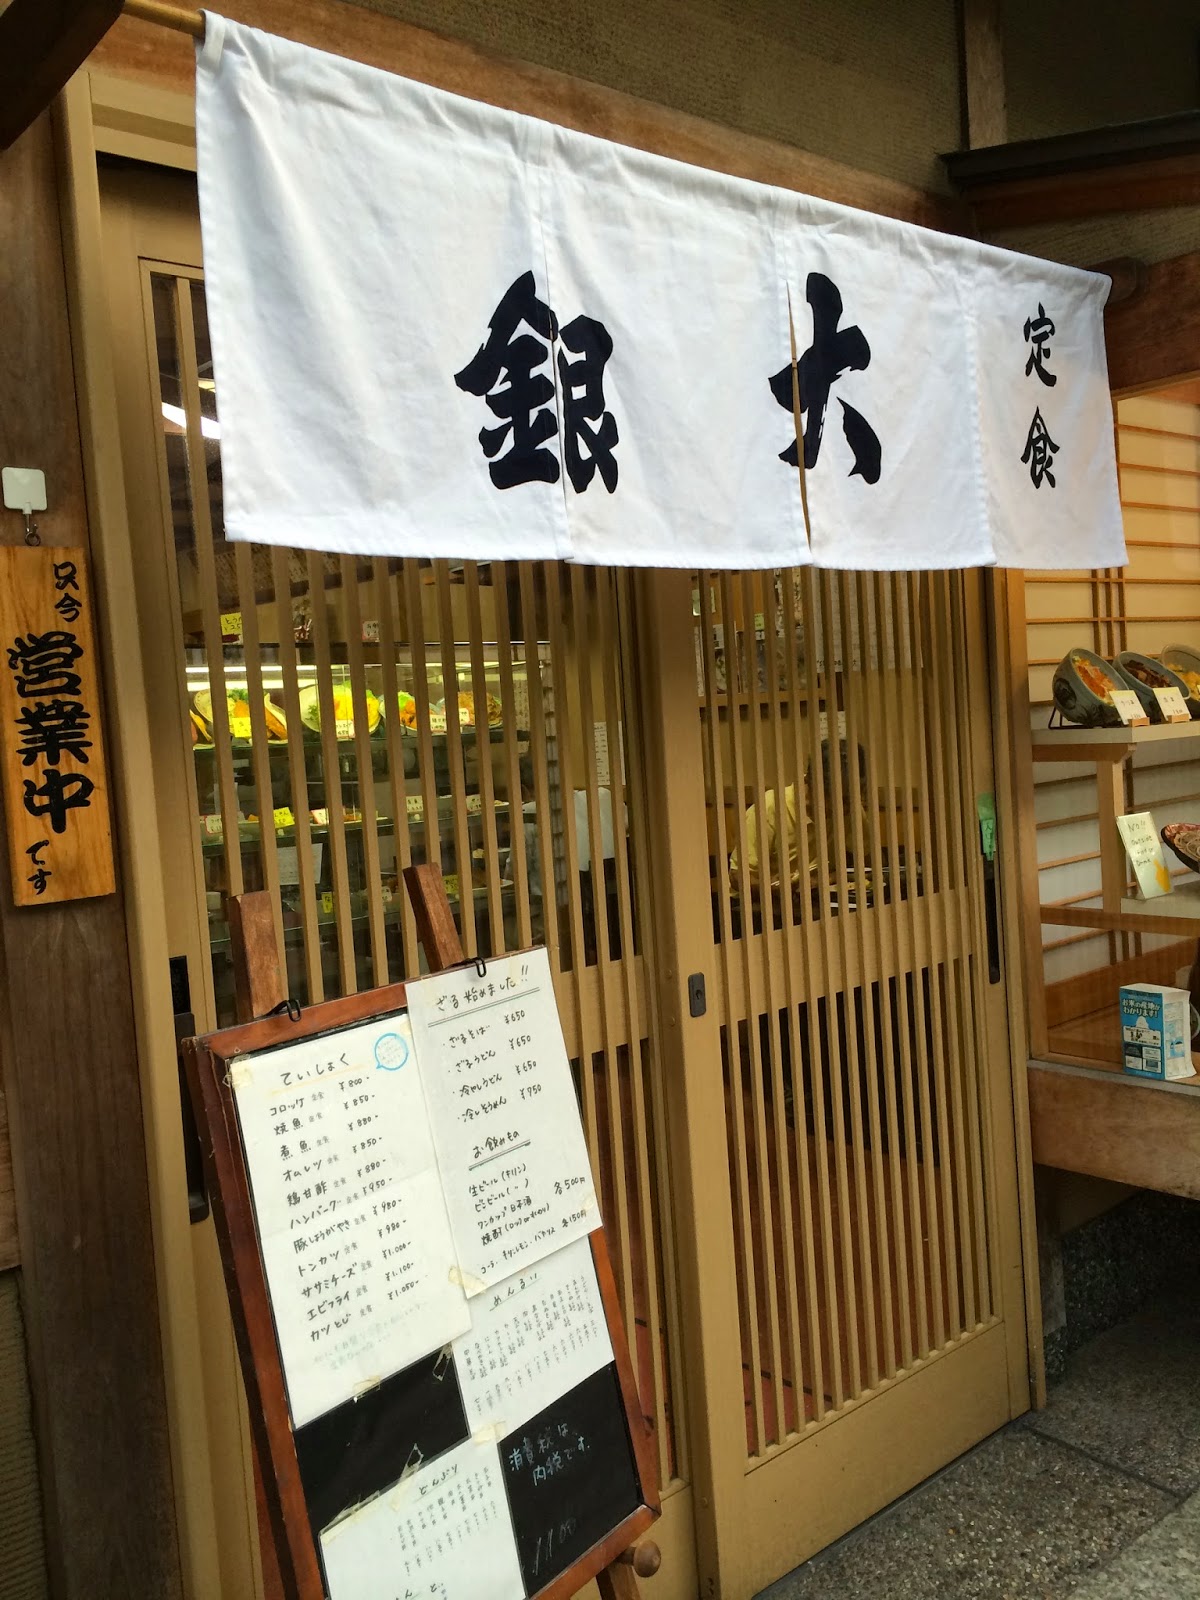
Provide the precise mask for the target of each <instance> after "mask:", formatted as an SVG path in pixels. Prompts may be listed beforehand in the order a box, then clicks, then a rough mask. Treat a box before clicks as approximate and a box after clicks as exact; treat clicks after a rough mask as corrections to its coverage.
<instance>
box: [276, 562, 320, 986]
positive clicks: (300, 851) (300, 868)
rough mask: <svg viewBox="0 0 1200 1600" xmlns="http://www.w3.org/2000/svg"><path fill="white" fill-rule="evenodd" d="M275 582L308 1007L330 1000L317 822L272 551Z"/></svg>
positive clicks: (279, 574)
mask: <svg viewBox="0 0 1200 1600" xmlns="http://www.w3.org/2000/svg"><path fill="white" fill-rule="evenodd" d="M271 577H272V582H273V584H274V589H275V616H276V629H277V632H278V634H279V670H280V672H281V674H282V676H283V714H284V719H285V721H286V723H287V734H288V778H289V782H290V787H291V800H292V815H293V816H294V817H295V819H296V869H297V876H298V878H299V880H300V917H301V936H302V939H303V942H304V969H305V975H306V978H307V981H308V1003H309V1004H310V1005H316V1004H318V1003H319V1002H320V1001H322V1000H323V999H324V998H325V982H324V975H323V972H322V966H321V936H320V930H319V929H318V927H317V879H316V872H315V870H314V861H313V845H312V822H311V818H310V815H309V796H308V774H307V771H306V769H305V761H304V724H303V722H302V721H301V718H300V680H299V674H298V672H297V664H296V638H295V631H294V627H293V622H292V585H291V577H290V575H289V572H288V558H287V554H286V553H285V552H284V551H283V550H280V549H279V548H278V547H276V548H275V549H274V550H272V551H271Z"/></svg>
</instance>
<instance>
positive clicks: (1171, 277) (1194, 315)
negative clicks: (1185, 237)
mask: <svg viewBox="0 0 1200 1600" xmlns="http://www.w3.org/2000/svg"><path fill="white" fill-rule="evenodd" d="M1104 340H1105V344H1106V345H1107V347H1108V381H1109V384H1110V386H1111V388H1112V390H1113V393H1114V394H1117V395H1128V394H1140V393H1143V392H1144V391H1146V390H1147V389H1161V388H1164V387H1166V386H1168V385H1171V384H1176V383H1181V382H1184V381H1186V380H1188V379H1190V378H1194V377H1196V376H1197V375H1200V250H1193V251H1191V252H1190V253H1189V254H1188V255H1185V256H1172V257H1171V259H1170V260H1169V261H1159V262H1156V263H1154V264H1153V265H1152V266H1149V267H1147V268H1146V279H1145V285H1144V287H1143V289H1142V291H1141V293H1140V294H1137V295H1135V296H1133V297H1132V298H1131V299H1129V300H1125V301H1123V302H1121V303H1120V304H1119V305H1114V306H1110V307H1109V309H1108V310H1107V311H1106V312H1105V316H1104Z"/></svg>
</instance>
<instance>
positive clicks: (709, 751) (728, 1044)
mask: <svg viewBox="0 0 1200 1600" xmlns="http://www.w3.org/2000/svg"><path fill="white" fill-rule="evenodd" d="M699 581H700V612H701V623H702V627H703V633H704V638H703V645H704V698H705V701H706V704H707V707H708V737H707V739H706V741H705V750H704V755H705V760H706V762H707V763H708V765H709V768H710V771H711V775H712V776H711V792H712V795H713V805H714V807H715V811H716V815H715V819H714V820H715V824H716V832H717V839H718V861H717V872H718V881H717V903H718V914H719V916H720V919H721V940H720V947H721V977H722V988H723V1012H724V1018H725V1026H724V1048H725V1101H726V1103H725V1115H726V1121H727V1122H728V1121H729V1119H730V1117H731V1116H732V1130H731V1131H727V1135H726V1137H727V1140H728V1142H729V1144H730V1145H731V1150H730V1155H731V1157H732V1167H733V1200H734V1206H735V1213H736V1215H735V1222H736V1228H735V1235H736V1238H737V1243H738V1251H739V1258H740V1260H741V1263H742V1276H743V1285H742V1293H743V1302H744V1303H743V1305H742V1307H741V1322H742V1327H743V1339H746V1338H748V1340H749V1345H750V1351H749V1361H750V1369H751V1372H750V1393H751V1398H750V1406H751V1409H752V1414H753V1421H754V1439H753V1447H752V1448H753V1450H754V1451H757V1450H758V1449H759V1448H761V1445H762V1441H763V1439H764V1435H765V1428H764V1425H763V1409H762V1390H761V1384H760V1383H759V1381H758V1377H757V1374H758V1371H759V1368H760V1365H761V1363H760V1359H759V1347H758V1326H757V1321H756V1318H755V1316H754V1313H753V1309H752V1307H753V1304H754V1300H755V1272H754V1239H753V1231H752V1225H751V1218H750V1198H749V1177H748V1171H747V1165H746V1133H745V1108H744V1103H743V1100H742V1094H741V1061H740V1053H739V1049H738V1018H739V1014H740V1013H739V1012H738V1011H737V1009H736V1008H735V1003H734V991H733V984H732V963H733V959H734V943H735V939H734V932H733V924H732V899H731V884H730V879H729V855H730V843H731V842H730V840H729V839H728V838H727V837H726V828H725V804H724V801H725V787H724V783H725V775H724V765H723V761H722V748H721V746H722V738H721V721H720V713H721V703H720V700H719V695H720V693H721V692H722V691H720V690H719V689H718V686H717V671H716V649H715V640H714V628H715V627H716V626H721V627H722V628H723V629H724V632H723V638H724V648H725V690H724V691H723V692H724V693H726V695H727V696H728V699H727V702H726V706H727V712H728V715H729V716H730V717H731V718H733V719H736V717H737V686H738V672H737V661H736V656H735V655H734V653H733V651H732V650H731V648H730V640H731V638H732V637H733V634H732V628H731V624H730V622H729V620H728V618H727V616H726V612H725V607H724V606H723V605H717V604H716V603H715V599H714V596H715V586H714V581H713V578H712V575H711V574H709V573H707V572H701V573H700V575H699ZM718 617H721V618H723V619H724V620H723V621H721V622H720V623H718V620H717V619H718ZM731 727H732V729H733V730H735V731H731V733H730V751H731V759H732V750H733V743H734V741H735V740H736V728H737V723H736V720H734V721H733V722H732V723H731ZM743 802H744V791H742V790H741V789H736V788H735V790H734V794H733V806H732V810H733V817H734V831H735V836H736V837H735V841H734V848H736V849H737V852H738V880H739V881H738V895H739V900H740V907H741V909H740V916H741V937H743V938H744V937H745V936H746V919H747V915H748V907H749V902H750V887H749V885H750V878H749V872H748V868H747V865H746V828H745V822H744V819H743V817H742V805H743ZM745 1357H746V1351H745V1350H744V1349H743V1359H745Z"/></svg>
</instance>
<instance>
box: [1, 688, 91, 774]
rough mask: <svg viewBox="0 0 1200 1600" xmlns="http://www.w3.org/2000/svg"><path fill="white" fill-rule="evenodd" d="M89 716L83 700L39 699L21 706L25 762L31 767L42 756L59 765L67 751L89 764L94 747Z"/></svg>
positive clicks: (19, 724) (20, 730)
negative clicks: (88, 756) (90, 751)
mask: <svg viewBox="0 0 1200 1600" xmlns="http://www.w3.org/2000/svg"><path fill="white" fill-rule="evenodd" d="M90 720H91V712H90V711H88V709H87V707H86V706H85V705H84V704H83V702H82V701H81V700H58V699H55V700H37V701H35V702H34V704H33V705H31V706H22V707H21V713H20V716H19V717H18V718H17V729H18V737H19V739H20V748H19V750H18V752H17V753H18V754H19V755H20V757H21V762H22V764H23V765H24V766H26V767H31V766H32V765H33V764H34V762H35V761H36V760H37V759H38V758H39V756H40V757H41V758H42V759H43V760H44V761H45V762H46V763H47V765H48V766H51V767H56V766H58V764H59V762H60V761H61V759H62V756H63V754H64V752H65V753H66V754H68V755H72V756H74V757H75V759H76V760H77V761H81V762H82V763H83V764H84V766H86V765H87V759H88V758H87V753H88V751H89V750H90V749H91V748H92V741H91V740H90V739H89V738H88V737H87V733H88V723H89V721H90Z"/></svg>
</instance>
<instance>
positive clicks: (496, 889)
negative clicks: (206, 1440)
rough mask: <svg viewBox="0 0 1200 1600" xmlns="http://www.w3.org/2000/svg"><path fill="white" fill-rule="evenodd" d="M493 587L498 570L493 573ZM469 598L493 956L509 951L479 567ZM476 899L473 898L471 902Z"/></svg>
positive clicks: (473, 570) (468, 578)
mask: <svg viewBox="0 0 1200 1600" xmlns="http://www.w3.org/2000/svg"><path fill="white" fill-rule="evenodd" d="M491 577H492V584H493V587H494V585H495V583H496V569H495V567H493V568H492V569H491ZM463 584H464V587H465V590H466V597H467V634H468V638H469V641H470V645H469V649H470V658H471V693H472V696H473V703H474V707H475V759H476V760H477V761H478V763H479V794H480V833H481V834H482V836H483V871H484V879H485V881H486V884H487V908H488V936H489V940H490V943H491V950H492V954H493V955H495V954H497V953H499V952H500V951H502V950H505V949H507V948H508V947H507V945H506V943H505V937H504V899H503V895H502V893H501V889H500V848H499V844H498V842H497V839H496V785H495V782H494V779H493V775H492V729H491V725H490V723H489V722H488V714H487V701H488V693H487V672H486V669H485V667H484V661H483V622H482V620H481V613H480V604H479V567H478V565H477V563H476V562H474V561H468V562H466V563H465V564H464V566H463ZM473 899H474V896H473V895H472V900H473Z"/></svg>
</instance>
